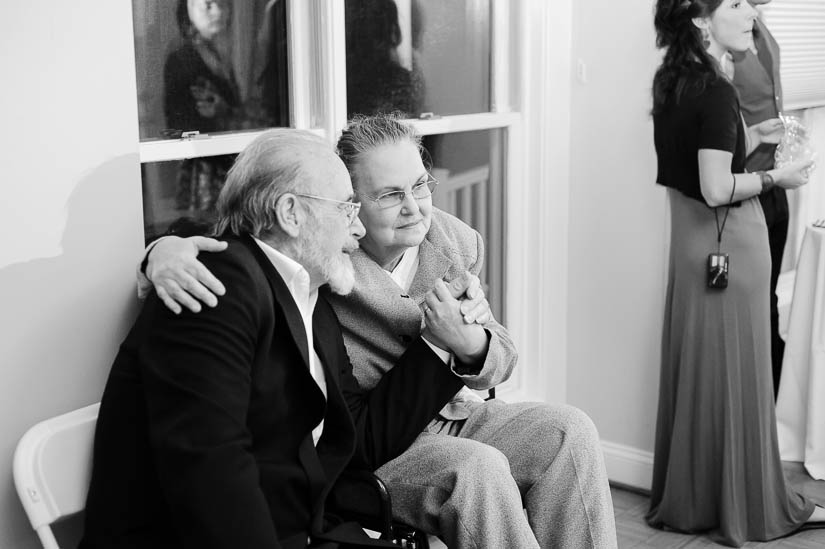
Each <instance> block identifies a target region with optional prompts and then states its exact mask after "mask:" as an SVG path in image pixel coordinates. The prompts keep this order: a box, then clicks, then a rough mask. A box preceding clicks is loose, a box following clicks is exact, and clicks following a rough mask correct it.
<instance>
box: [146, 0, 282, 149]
mask: <svg viewBox="0 0 825 549" xmlns="http://www.w3.org/2000/svg"><path fill="white" fill-rule="evenodd" d="M285 2H286V0H243V1H242V0H177V1H170V0H133V1H132V9H133V12H134V26H135V61H136V69H137V87H138V111H139V116H140V136H141V139H147V138H149V139H151V138H158V137H164V136H165V137H177V136H179V133H180V131H192V130H197V131H200V132H201V133H208V132H220V131H232V130H242V129H252V128H262V127H268V126H285V125H288V123H289V112H288V102H287V98H288V88H287V64H286V17H285V14H286V8H285Z"/></svg>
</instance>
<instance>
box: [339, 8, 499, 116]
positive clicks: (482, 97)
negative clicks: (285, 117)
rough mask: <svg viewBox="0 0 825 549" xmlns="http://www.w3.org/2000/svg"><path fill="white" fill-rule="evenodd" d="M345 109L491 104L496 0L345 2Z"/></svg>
mask: <svg viewBox="0 0 825 549" xmlns="http://www.w3.org/2000/svg"><path fill="white" fill-rule="evenodd" d="M345 8H346V42H347V55H346V57H347V110H348V114H349V116H352V115H354V114H357V113H361V114H375V113H377V112H392V111H400V112H402V113H404V114H405V115H407V116H409V117H418V116H419V115H420V114H421V113H424V112H430V113H434V114H436V115H450V114H467V113H474V112H487V111H489V110H490V0H450V1H449V2H445V1H444V0H346V2H345Z"/></svg>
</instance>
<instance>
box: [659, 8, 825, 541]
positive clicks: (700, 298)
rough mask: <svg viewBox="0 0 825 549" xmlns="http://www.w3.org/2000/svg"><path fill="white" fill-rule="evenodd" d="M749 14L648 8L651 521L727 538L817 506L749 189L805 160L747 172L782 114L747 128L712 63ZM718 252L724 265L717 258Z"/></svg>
mask: <svg viewBox="0 0 825 549" xmlns="http://www.w3.org/2000/svg"><path fill="white" fill-rule="evenodd" d="M756 15H757V12H756V11H755V10H754V8H752V7H751V6H750V5H749V4H748V3H747V2H745V1H744V0H659V1H658V2H657V5H656V14H655V21H654V22H655V26H656V32H657V45H658V46H659V47H661V48H666V52H665V56H664V59H663V62H662V65H661V66H660V67H659V69H658V71H657V73H656V76H655V78H654V81H653V122H654V142H655V146H656V154H657V158H658V175H657V183H659V184H660V185H663V186H666V187H668V190H667V192H668V199H669V203H670V211H671V245H670V267H669V279H668V289H667V298H666V304H665V314H664V329H663V341H662V365H661V378H660V388H659V410H658V418H657V426H656V446H655V458H654V468H653V469H654V470H653V485H652V490H651V506H650V511H649V512H648V515H647V521H648V523H649V524H650V525H651V526H654V527H659V528H664V527H667V528H671V529H674V530H679V531H683V532H692V533H699V532H705V533H708V534H710V536H711V537H712V538H713V539H715V540H716V541H719V542H722V543H725V544H727V545H732V546H741V545H742V544H743V543H744V542H745V541H747V540H768V539H773V538H776V537H779V536H783V535H786V534H788V533H790V532H792V531H794V530H795V529H797V528H798V527H799V526H801V525H802V524H803V523H804V522H805V521H806V520H811V519H814V520H823V518H824V517H825V509H822V508H821V507H816V510H815V506H814V504H813V503H812V502H810V501H808V500H806V499H805V498H804V497H803V496H801V495H799V494H797V493H795V492H793V491H792V490H790V489H789V487H788V486H786V483H785V478H784V476H783V472H782V465H781V462H780V458H779V450H778V447H777V442H776V421H775V415H774V401H773V389H772V381H771V366H770V356H771V355H770V338H769V334H770V329H769V310H768V284H769V278H770V255H769V250H768V235H767V229H766V226H765V218H764V215H763V213H762V209H761V207H760V204H759V201H758V199H757V198H756V196H757V195H758V194H759V193H760V192H761V191H762V190H763V189H765V188H768V187H770V186H771V185H779V186H781V187H784V188H788V189H790V188H795V187H797V186H799V185H802V184H804V183H805V182H807V178H808V170H809V169H810V167H811V165H810V163H805V162H803V163H795V164H791V165H789V166H786V167H783V168H778V169H774V170H770V171H769V172H760V173H743V172H744V160H745V158H746V156H747V154H748V153H749V152H750V150H752V149H753V148H755V147H756V146H757V145H758V144H759V143H761V142H777V141H778V140H779V138H780V137H781V135H782V131H783V129H782V125H781V122H780V121H778V120H769V121H766V122H763V123H761V124H758V125H757V126H754V127H751V128H748V129H746V128H744V126H743V123H742V118H741V115H740V113H739V100H738V96H737V94H736V91H735V89H734V88H733V86H732V84H731V83H730V81H729V79H728V78H727V77H726V76H725V75H724V74H723V71H722V68H721V67H722V66H723V62H724V60H725V58H726V56H727V55H728V53H729V52H731V51H744V50H746V49H747V48H749V47H751V43H752V33H751V30H752V28H753V22H754V19H755V18H756ZM711 254H715V256H716V258H715V259H713V258H712V257H709V256H711ZM723 254H727V261H728V266H729V270H728V271H725V270H724V269H723V268H720V267H719V262H720V261H722V262H724V259H719V256H722V255H723ZM725 281H727V285H726V287H725V284H724V282H725ZM812 513H813V515H812Z"/></svg>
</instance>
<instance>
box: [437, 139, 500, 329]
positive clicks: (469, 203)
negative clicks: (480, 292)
mask: <svg viewBox="0 0 825 549" xmlns="http://www.w3.org/2000/svg"><path fill="white" fill-rule="evenodd" d="M503 140H504V132H503V131H502V130H493V131H475V132H463V133H454V134H446V135H432V136H428V137H425V139H424V146H425V148H426V149H427V151H429V153H430V157H431V158H432V169H431V171H432V174H433V176H434V177H435V178H436V179H438V180H439V182H440V184H439V185H438V191H437V192H435V193H434V194H433V205H434V206H436V207H437V208H440V209H442V210H444V211H446V212H449V213H451V214H453V215H454V216H456V217H458V218H459V219H461V220H462V221H464V222H465V223H467V224H468V225H470V226H471V227H473V228H474V229H475V230H477V231H478V232H479V233H481V236H482V238H483V239H484V246H485V258H484V269H483V270H482V271H481V273H480V275H479V277H480V278H481V281H482V283H484V285H485V292H486V294H487V300H488V301H489V302H490V308H491V309H492V310H493V314H494V315H495V316H496V318H497V319H498V320H499V321H503V320H504V316H503V315H504V288H505V286H504V262H505V259H506V258H505V253H504V236H505V235H504V227H505V219H504V212H505V203H504V197H505V192H504V166H503V159H504V141H503Z"/></svg>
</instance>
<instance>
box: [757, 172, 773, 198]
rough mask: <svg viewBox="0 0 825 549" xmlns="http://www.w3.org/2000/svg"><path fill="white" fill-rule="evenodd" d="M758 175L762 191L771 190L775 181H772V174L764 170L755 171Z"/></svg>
mask: <svg viewBox="0 0 825 549" xmlns="http://www.w3.org/2000/svg"><path fill="white" fill-rule="evenodd" d="M756 173H757V175H758V176H759V179H760V180H761V181H762V192H763V193H764V192H765V191H769V190H771V189H772V188H773V187H774V185H776V181H774V179H773V176H772V175H771V174H769V173H768V172H766V171H764V170H760V171H758V172H756Z"/></svg>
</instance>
